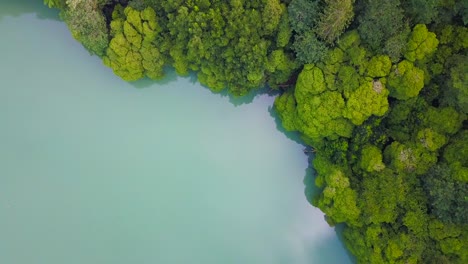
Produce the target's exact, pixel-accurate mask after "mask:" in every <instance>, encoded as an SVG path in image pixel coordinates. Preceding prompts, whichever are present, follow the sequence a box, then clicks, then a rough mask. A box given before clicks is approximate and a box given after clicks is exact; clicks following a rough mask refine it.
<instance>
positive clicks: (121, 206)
mask: <svg viewBox="0 0 468 264" xmlns="http://www.w3.org/2000/svg"><path fill="white" fill-rule="evenodd" d="M6 2H8V3H6ZM34 2H35V3H34ZM0 34H1V38H0V92H1V96H0V124H1V127H0V146H1V148H0V263H2V264H107V263H109V264H111V263H112V264H126V263H132V264H133V263H176V264H177V263H249V264H250V263H252V264H264V263H265V264H275V263H288V264H289V263H291V264H296V263H298V264H302V263H340V264H341V263H350V262H351V260H350V257H349V256H348V254H347V252H346V250H345V249H344V247H343V245H342V243H341V242H340V240H339V239H338V236H337V233H336V231H335V229H333V228H330V227H329V226H328V225H327V224H326V222H325V221H324V219H323V214H322V213H321V212H320V211H319V210H318V209H316V208H314V207H312V206H311V205H309V204H308V202H307V201H306V198H305V196H304V184H303V178H304V176H305V174H306V168H307V164H308V161H307V157H306V156H305V155H304V154H303V152H302V149H303V146H301V145H300V144H298V143H296V142H295V141H294V140H292V139H291V138H292V137H291V136H290V137H289V138H288V137H287V135H285V134H284V133H283V132H281V131H279V130H278V129H277V127H276V120H275V118H274V116H273V115H272V114H271V113H272V111H271V107H272V103H273V100H274V98H273V97H271V96H268V95H259V96H256V97H255V98H249V97H247V98H244V99H233V98H230V97H228V96H225V95H220V94H213V93H211V92H210V91H209V90H208V89H206V88H205V87H202V86H200V85H199V84H198V83H197V82H196V81H195V80H194V79H193V77H192V78H191V77H186V78H182V77H177V76H175V75H174V73H173V72H169V74H168V77H167V78H166V79H165V80H163V81H161V82H158V83H151V82H147V81H141V82H138V83H135V84H129V83H126V82H124V81H122V80H120V79H119V78H117V77H115V76H114V75H113V73H112V71H111V70H110V69H108V68H106V67H105V66H103V65H102V63H101V62H100V60H99V59H98V58H96V57H92V56H90V55H89V54H88V53H87V51H86V50H84V48H82V47H81V45H80V44H78V43H77V42H76V41H75V40H73V39H72V37H71V36H70V33H69V32H68V30H67V28H66V26H65V25H64V24H63V23H62V22H60V21H58V16H57V13H56V12H55V11H51V10H48V9H47V8H45V7H43V6H42V1H31V0H30V1H6V0H0ZM249 101H252V102H249ZM246 102H249V103H246Z"/></svg>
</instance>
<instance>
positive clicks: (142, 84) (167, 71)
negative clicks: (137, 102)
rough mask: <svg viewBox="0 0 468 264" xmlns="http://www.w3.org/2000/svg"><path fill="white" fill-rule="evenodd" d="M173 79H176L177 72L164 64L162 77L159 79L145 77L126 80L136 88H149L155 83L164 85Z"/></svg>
mask: <svg viewBox="0 0 468 264" xmlns="http://www.w3.org/2000/svg"><path fill="white" fill-rule="evenodd" d="M175 80H177V73H176V72H175V70H174V68H172V67H169V66H166V67H164V77H163V78H162V79H160V80H152V79H150V78H148V77H145V78H143V79H140V80H138V81H134V82H128V83H129V84H130V85H132V86H133V87H135V88H137V89H144V88H149V87H151V86H152V85H155V84H156V85H166V84H168V83H170V82H173V81H175Z"/></svg>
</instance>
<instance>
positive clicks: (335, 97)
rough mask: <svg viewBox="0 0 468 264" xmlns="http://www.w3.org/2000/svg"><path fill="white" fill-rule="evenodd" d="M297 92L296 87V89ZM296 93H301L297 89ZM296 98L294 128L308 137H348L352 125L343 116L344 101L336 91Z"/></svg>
mask: <svg viewBox="0 0 468 264" xmlns="http://www.w3.org/2000/svg"><path fill="white" fill-rule="evenodd" d="M296 92H297V89H296ZM298 93H302V92H301V90H300V89H299V92H298ZM296 100H297V103H298V104H297V118H298V119H297V122H296V128H297V129H298V130H299V131H300V132H302V133H304V135H306V136H307V137H309V138H323V137H332V138H333V137H335V138H336V137H338V136H342V137H349V136H350V135H351V132H352V125H351V124H350V123H349V122H348V121H347V120H346V119H345V118H344V117H343V111H344V109H345V103H344V100H343V97H342V96H341V94H340V93H338V92H331V91H326V92H323V93H321V94H319V95H316V96H314V97H312V98H300V97H297V96H296Z"/></svg>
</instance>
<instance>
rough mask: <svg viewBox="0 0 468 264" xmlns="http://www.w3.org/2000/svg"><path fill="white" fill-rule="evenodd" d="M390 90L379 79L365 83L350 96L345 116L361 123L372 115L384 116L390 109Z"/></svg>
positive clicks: (356, 122) (355, 122) (353, 121)
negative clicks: (388, 98)
mask: <svg viewBox="0 0 468 264" xmlns="http://www.w3.org/2000/svg"><path fill="white" fill-rule="evenodd" d="M388 94H389V92H388V90H387V89H386V88H385V87H384V86H383V84H381V83H380V82H379V81H369V82H366V83H363V84H362V85H361V86H359V88H357V89H356V90H355V91H354V92H352V93H351V95H350V96H349V98H348V101H347V102H346V110H345V111H344V114H343V115H344V117H346V118H348V119H349V120H350V121H351V122H352V123H353V124H355V125H361V124H362V123H363V122H364V121H366V120H367V119H368V118H369V117H370V116H371V115H376V116H383V115H384V114H385V113H386V112H387V110H388V100H387V97H388Z"/></svg>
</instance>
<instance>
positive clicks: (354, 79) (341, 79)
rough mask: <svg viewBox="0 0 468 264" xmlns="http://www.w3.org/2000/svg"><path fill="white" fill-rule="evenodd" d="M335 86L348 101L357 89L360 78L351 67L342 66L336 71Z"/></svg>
mask: <svg viewBox="0 0 468 264" xmlns="http://www.w3.org/2000/svg"><path fill="white" fill-rule="evenodd" d="M337 77H338V79H337V85H338V86H339V87H341V89H342V90H343V95H344V97H345V98H346V99H348V98H349V97H350V96H351V95H352V94H354V91H356V89H357V88H358V87H359V79H360V76H359V74H358V72H357V71H356V69H355V68H354V67H352V66H348V65H345V66H342V67H340V69H339V71H338V76H337Z"/></svg>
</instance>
